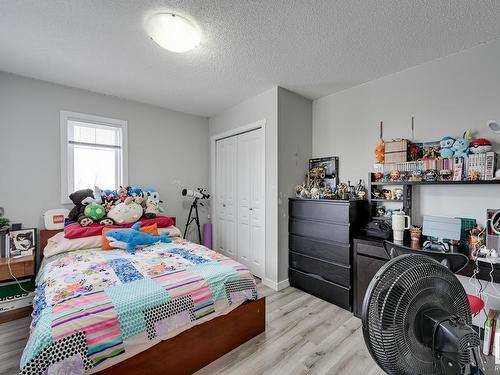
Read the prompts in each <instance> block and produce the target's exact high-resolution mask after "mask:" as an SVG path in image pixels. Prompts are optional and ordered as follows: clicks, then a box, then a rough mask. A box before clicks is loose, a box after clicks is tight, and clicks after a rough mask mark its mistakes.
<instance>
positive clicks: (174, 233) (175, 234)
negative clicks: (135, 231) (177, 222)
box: [158, 225, 182, 238]
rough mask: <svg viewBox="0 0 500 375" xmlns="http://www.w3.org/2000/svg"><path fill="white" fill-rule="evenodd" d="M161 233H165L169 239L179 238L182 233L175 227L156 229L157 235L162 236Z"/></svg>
mask: <svg viewBox="0 0 500 375" xmlns="http://www.w3.org/2000/svg"><path fill="white" fill-rule="evenodd" d="M163 233H167V235H168V237H169V238H179V237H182V232H181V230H180V229H179V228H177V227H176V226H173V225H171V226H169V227H168V228H158V234H159V235H162V234H163Z"/></svg>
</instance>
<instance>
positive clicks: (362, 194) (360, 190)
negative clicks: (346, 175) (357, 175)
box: [355, 179, 366, 199]
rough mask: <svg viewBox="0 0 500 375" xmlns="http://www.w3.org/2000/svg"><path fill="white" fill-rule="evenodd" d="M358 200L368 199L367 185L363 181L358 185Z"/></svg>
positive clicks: (356, 191)
mask: <svg viewBox="0 0 500 375" xmlns="http://www.w3.org/2000/svg"><path fill="white" fill-rule="evenodd" d="M355 193H356V198H358V199H365V197H366V189H365V185H364V184H363V180H361V179H360V180H359V182H358V184H357V185H356V190H355Z"/></svg>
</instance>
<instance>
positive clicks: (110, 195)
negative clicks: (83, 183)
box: [102, 189, 118, 203]
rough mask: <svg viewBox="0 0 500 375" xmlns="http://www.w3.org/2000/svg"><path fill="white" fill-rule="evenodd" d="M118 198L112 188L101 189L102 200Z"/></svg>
mask: <svg viewBox="0 0 500 375" xmlns="http://www.w3.org/2000/svg"><path fill="white" fill-rule="evenodd" d="M117 199H118V194H116V192H115V191H113V190H109V189H105V190H103V191H102V201H103V203H104V201H108V202H109V201H110V200H113V201H114V200H117Z"/></svg>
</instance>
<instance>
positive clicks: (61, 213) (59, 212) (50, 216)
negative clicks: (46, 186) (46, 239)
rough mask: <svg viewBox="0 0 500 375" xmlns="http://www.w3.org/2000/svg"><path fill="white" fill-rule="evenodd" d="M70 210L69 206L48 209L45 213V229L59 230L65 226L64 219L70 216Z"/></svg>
mask: <svg viewBox="0 0 500 375" xmlns="http://www.w3.org/2000/svg"><path fill="white" fill-rule="evenodd" d="M68 214H69V210H68V209H67V208H56V209H54V210H48V211H47V212H45V213H44V214H43V220H44V222H45V229H48V230H57V229H63V228H64V219H66V218H67V217H68Z"/></svg>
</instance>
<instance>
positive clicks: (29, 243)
mask: <svg viewBox="0 0 500 375" xmlns="http://www.w3.org/2000/svg"><path fill="white" fill-rule="evenodd" d="M36 241H37V238H36V228H28V229H19V230H11V231H9V232H8V233H7V234H6V236H5V249H6V257H10V258H13V257H22V256H28V255H33V254H34V253H35V249H36Z"/></svg>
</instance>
